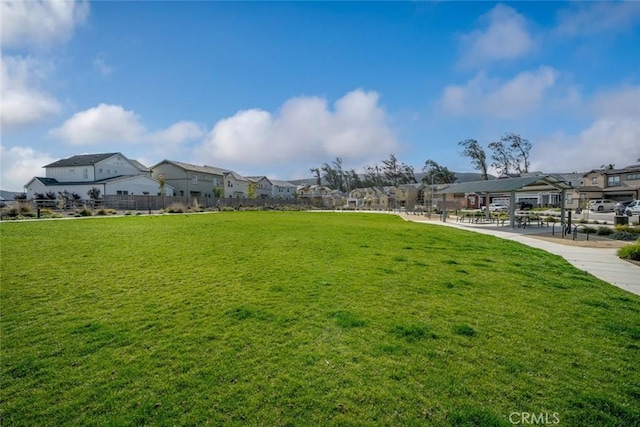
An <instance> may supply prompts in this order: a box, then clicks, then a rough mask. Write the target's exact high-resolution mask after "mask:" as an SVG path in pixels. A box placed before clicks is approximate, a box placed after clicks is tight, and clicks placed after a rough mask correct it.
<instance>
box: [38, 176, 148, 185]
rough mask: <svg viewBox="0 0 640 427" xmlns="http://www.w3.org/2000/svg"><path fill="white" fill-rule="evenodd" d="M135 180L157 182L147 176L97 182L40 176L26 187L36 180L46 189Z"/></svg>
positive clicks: (116, 177) (124, 177)
mask: <svg viewBox="0 0 640 427" xmlns="http://www.w3.org/2000/svg"><path fill="white" fill-rule="evenodd" d="M133 178H144V179H151V180H153V181H155V179H153V178H149V177H148V176H145V175H118V176H111V177H109V178H105V179H100V180H97V181H63V182H61V181H58V180H57V179H55V178H45V177H40V176H34V177H33V178H32V179H31V180H30V181H29V182H28V183H27V184H26V185H27V186H28V185H29V184H31V182H32V181H34V180H36V179H37V180H38V181H40V182H41V183H42V184H44V186H45V187H52V186H56V185H57V186H76V185H78V186H79V185H95V184H105V183H109V182H114V181H126V180H128V179H133Z"/></svg>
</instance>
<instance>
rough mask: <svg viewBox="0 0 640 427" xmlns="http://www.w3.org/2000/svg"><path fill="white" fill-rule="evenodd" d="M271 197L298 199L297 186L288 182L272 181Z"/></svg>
mask: <svg viewBox="0 0 640 427" xmlns="http://www.w3.org/2000/svg"><path fill="white" fill-rule="evenodd" d="M271 197H273V198H274V199H294V198H295V197H296V185H295V184H292V183H290V182H288V181H280V180H277V179H272V180H271Z"/></svg>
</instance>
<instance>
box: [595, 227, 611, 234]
mask: <svg viewBox="0 0 640 427" xmlns="http://www.w3.org/2000/svg"><path fill="white" fill-rule="evenodd" d="M611 233H613V230H612V229H610V228H609V227H598V231H596V234H597V235H598V236H608V235H609V234H611Z"/></svg>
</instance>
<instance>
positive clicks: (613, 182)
mask: <svg viewBox="0 0 640 427" xmlns="http://www.w3.org/2000/svg"><path fill="white" fill-rule="evenodd" d="M618 185H620V175H616V176H609V177H607V187H616V186H618Z"/></svg>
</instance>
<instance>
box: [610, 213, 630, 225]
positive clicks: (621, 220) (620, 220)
mask: <svg viewBox="0 0 640 427" xmlns="http://www.w3.org/2000/svg"><path fill="white" fill-rule="evenodd" d="M628 224H629V217H628V216H623V215H616V216H615V217H614V220H613V225H628Z"/></svg>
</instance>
